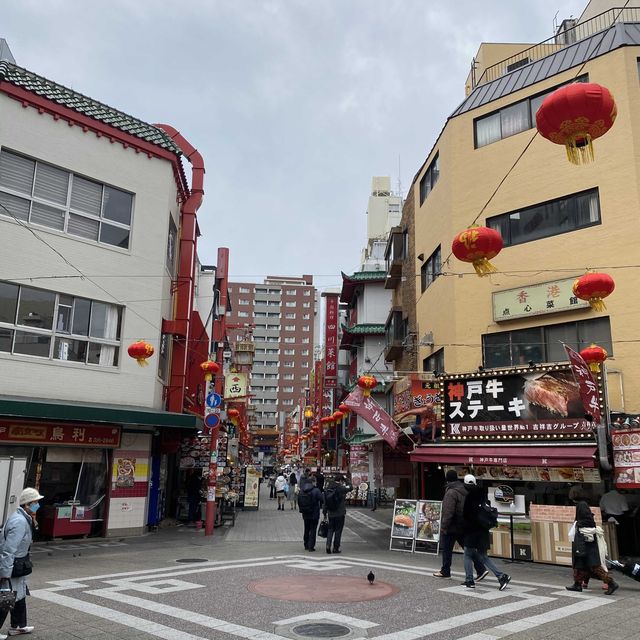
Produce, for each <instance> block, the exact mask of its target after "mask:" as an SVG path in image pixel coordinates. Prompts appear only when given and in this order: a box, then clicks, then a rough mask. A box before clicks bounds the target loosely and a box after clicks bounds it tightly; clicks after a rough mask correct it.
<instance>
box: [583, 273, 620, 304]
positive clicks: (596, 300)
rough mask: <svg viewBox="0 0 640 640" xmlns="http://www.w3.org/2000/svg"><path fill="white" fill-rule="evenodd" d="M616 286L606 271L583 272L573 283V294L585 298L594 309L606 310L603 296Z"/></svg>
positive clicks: (610, 292)
mask: <svg viewBox="0 0 640 640" xmlns="http://www.w3.org/2000/svg"><path fill="white" fill-rule="evenodd" d="M615 288H616V283H615V282H614V280H613V278H612V277H611V276H610V275H609V274H607V273H585V274H584V275H583V276H580V277H579V278H577V279H576V281H575V282H574V283H573V295H574V296H576V298H580V300H586V301H587V302H588V303H589V304H590V305H591V308H592V309H594V310H595V311H606V309H607V306H606V305H605V303H604V298H606V297H607V296H609V295H611V294H612V293H613V290H614V289H615Z"/></svg>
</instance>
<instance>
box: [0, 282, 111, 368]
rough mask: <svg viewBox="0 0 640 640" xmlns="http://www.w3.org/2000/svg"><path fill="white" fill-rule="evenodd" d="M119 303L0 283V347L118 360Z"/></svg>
mask: <svg viewBox="0 0 640 640" xmlns="http://www.w3.org/2000/svg"><path fill="white" fill-rule="evenodd" d="M121 324H122V307H118V306H116V305H112V304H107V303H104V302H98V301H97V300H87V299H86V298H75V297H73V296H69V295H65V294H62V293H55V292H53V291H45V290H44V289H34V288H32V287H23V286H18V285H16V284H12V283H10V282H0V352H5V353H13V354H20V355H27V356H36V357H39V358H47V359H49V360H61V361H67V362H81V363H85V364H95V365H98V366H102V367H115V366H117V365H118V356H119V352H120V328H121Z"/></svg>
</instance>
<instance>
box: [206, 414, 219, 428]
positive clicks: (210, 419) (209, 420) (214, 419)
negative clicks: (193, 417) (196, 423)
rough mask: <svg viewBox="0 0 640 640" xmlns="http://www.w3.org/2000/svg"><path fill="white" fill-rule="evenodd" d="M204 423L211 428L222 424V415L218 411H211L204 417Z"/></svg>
mask: <svg viewBox="0 0 640 640" xmlns="http://www.w3.org/2000/svg"><path fill="white" fill-rule="evenodd" d="M204 423H205V425H207V427H209V429H213V428H214V427H217V426H218V425H219V424H220V416H219V415H218V414H217V413H210V414H209V415H208V416H205V417H204Z"/></svg>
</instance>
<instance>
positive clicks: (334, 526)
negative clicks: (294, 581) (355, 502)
mask: <svg viewBox="0 0 640 640" xmlns="http://www.w3.org/2000/svg"><path fill="white" fill-rule="evenodd" d="M352 490H353V487H352V486H351V483H350V482H347V484H345V482H344V476H343V475H342V474H341V473H338V474H336V476H335V477H334V478H333V480H329V482H328V483H327V488H326V490H325V493H324V495H325V502H324V508H323V513H324V515H325V516H327V517H328V520H329V528H328V531H327V553H331V543H332V542H333V553H342V552H341V551H340V542H341V540H342V530H343V529H344V519H345V516H346V515H347V504H346V496H347V493H349V492H350V491H352Z"/></svg>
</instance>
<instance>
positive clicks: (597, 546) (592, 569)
mask: <svg viewBox="0 0 640 640" xmlns="http://www.w3.org/2000/svg"><path fill="white" fill-rule="evenodd" d="M569 500H571V501H572V502H573V503H574V504H575V505H576V521H575V525H574V527H573V528H574V538H573V541H572V543H571V559H572V564H573V584H572V585H570V586H569V587H566V589H567V591H582V585H583V583H585V582H588V581H589V578H591V577H594V578H598V579H599V580H602V581H603V582H604V583H606V584H607V585H608V588H607V590H606V591H605V592H604V593H605V595H607V596H610V595H611V594H612V593H614V592H615V591H616V589H617V588H618V583H617V582H616V581H615V580H614V579H613V578H612V577H611V576H610V575H609V572H608V571H607V569H606V564H605V556H606V554H607V543H606V542H605V540H604V533H603V531H602V528H601V527H596V521H595V518H594V517H593V513H592V512H591V509H590V508H589V505H588V504H587V503H586V502H585V500H584V493H583V491H582V488H581V487H579V486H573V487H571V489H569Z"/></svg>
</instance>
